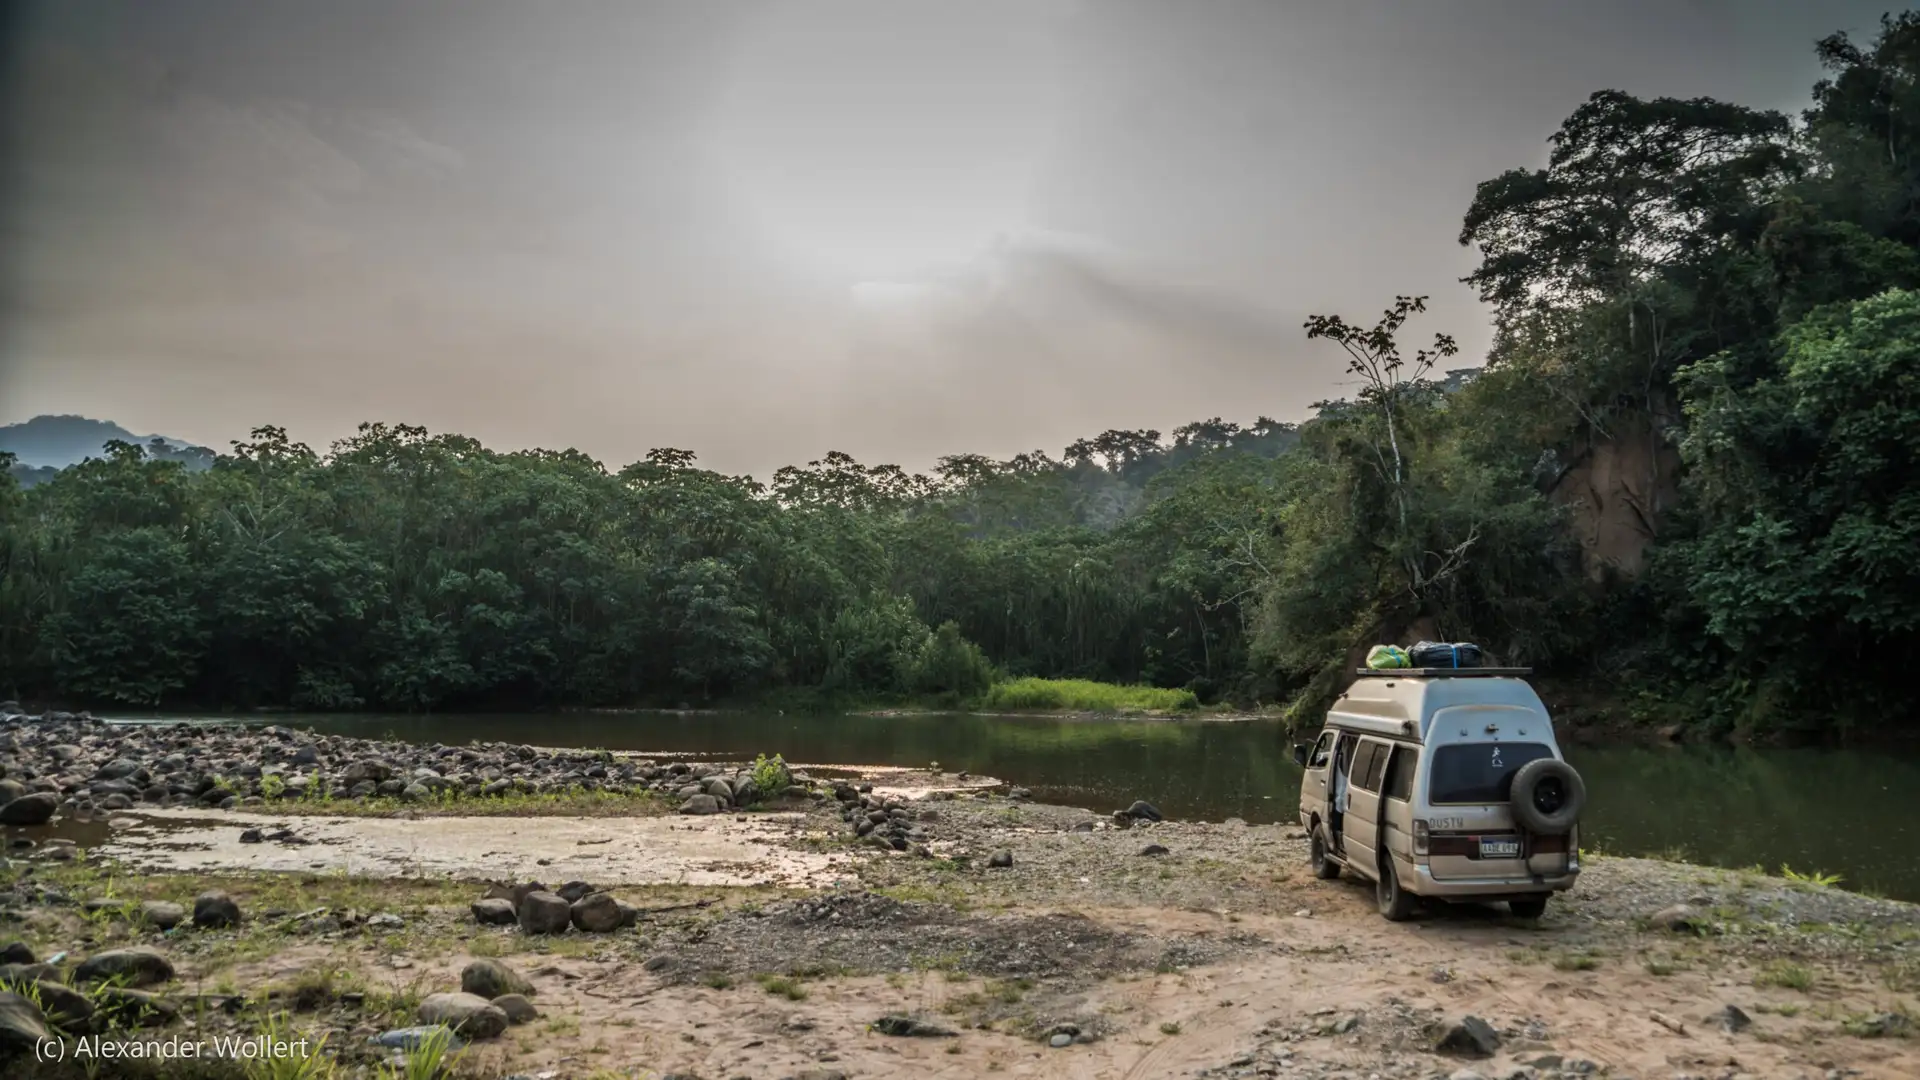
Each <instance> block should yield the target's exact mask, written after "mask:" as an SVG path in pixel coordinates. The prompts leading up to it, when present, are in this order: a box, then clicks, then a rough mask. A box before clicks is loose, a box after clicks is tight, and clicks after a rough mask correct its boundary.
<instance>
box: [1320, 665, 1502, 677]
mask: <svg viewBox="0 0 1920 1080" xmlns="http://www.w3.org/2000/svg"><path fill="white" fill-rule="evenodd" d="M1355 670H1356V672H1357V673H1358V674H1359V675H1361V676H1362V677H1364V678H1374V679H1491V678H1512V677H1514V676H1517V675H1531V674H1533V669H1532V668H1530V667H1463V668H1450V667H1403V668H1364V667H1363V668H1357V669H1355Z"/></svg>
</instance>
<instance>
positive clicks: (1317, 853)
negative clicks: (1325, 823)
mask: <svg viewBox="0 0 1920 1080" xmlns="http://www.w3.org/2000/svg"><path fill="white" fill-rule="evenodd" d="M1307 861H1308V862H1309V863H1311V864H1312V865H1313V876H1314V877H1317V878H1319V879H1320V880H1321V881H1332V880H1333V879H1334V878H1337V877H1339V876H1340V864H1339V863H1337V862H1334V861H1333V860H1332V859H1330V858H1328V857H1327V841H1326V837H1325V832H1324V830H1322V829H1315V830H1313V840H1312V842H1311V843H1310V844H1309V845H1308V848H1307Z"/></svg>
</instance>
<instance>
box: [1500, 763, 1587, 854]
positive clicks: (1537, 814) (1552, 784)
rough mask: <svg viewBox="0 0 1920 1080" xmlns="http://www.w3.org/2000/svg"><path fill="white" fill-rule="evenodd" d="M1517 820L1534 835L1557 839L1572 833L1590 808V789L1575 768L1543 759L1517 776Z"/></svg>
mask: <svg viewBox="0 0 1920 1080" xmlns="http://www.w3.org/2000/svg"><path fill="white" fill-rule="evenodd" d="M1512 803H1513V819H1514V820H1515V821H1517V822H1519V823H1520V826H1521V827H1522V828H1524V829H1526V830H1527V831H1528V832H1530V833H1538V834H1543V835H1547V836H1557V835H1559V834H1561V833H1564V832H1567V831H1568V830H1570V829H1572V828H1573V826H1574V824H1575V823H1576V822H1578V821H1579V820H1580V811H1582V810H1584V809H1586V806H1587V785H1586V782H1585V781H1583V780H1581V779H1580V774H1579V773H1577V772H1575V771H1574V769H1573V766H1571V765H1569V764H1567V763H1566V762H1564V761H1561V760H1560V759H1559V758H1541V759H1539V760H1538V761H1529V762H1527V763H1526V764H1525V765H1522V766H1520V771H1518V772H1516V773H1514V774H1513V795H1512Z"/></svg>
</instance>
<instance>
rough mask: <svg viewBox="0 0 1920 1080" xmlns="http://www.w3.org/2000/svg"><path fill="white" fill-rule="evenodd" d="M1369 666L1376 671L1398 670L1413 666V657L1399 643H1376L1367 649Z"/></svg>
mask: <svg viewBox="0 0 1920 1080" xmlns="http://www.w3.org/2000/svg"><path fill="white" fill-rule="evenodd" d="M1367 666H1368V667H1370V668H1372V669H1374V670H1376V671H1380V670H1397V669H1399V668H1410V667H1412V666H1413V659H1412V658H1411V657H1409V656H1408V655H1407V650H1405V649H1403V648H1401V647H1400V646H1398V645H1375V646H1374V647H1373V648H1371V649H1368V650H1367Z"/></svg>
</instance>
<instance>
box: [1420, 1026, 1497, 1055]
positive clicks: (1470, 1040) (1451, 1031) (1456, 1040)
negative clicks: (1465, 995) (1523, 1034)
mask: <svg viewBox="0 0 1920 1080" xmlns="http://www.w3.org/2000/svg"><path fill="white" fill-rule="evenodd" d="M1433 1048H1434V1049H1435V1050H1436V1051H1438V1052H1440V1053H1443V1054H1459V1055H1462V1056H1465V1057H1477V1058H1485V1057H1492V1056H1493V1055H1494V1053H1495V1052H1496V1051H1498V1050H1499V1049H1500V1033H1499V1032H1497V1031H1495V1030H1494V1029H1493V1025H1492V1024H1489V1023H1487V1022H1486V1021H1485V1020H1482V1019H1480V1018H1479V1017H1477V1016H1468V1017H1465V1018H1463V1019H1461V1020H1460V1021H1459V1022H1458V1023H1453V1024H1441V1025H1439V1026H1438V1029H1437V1030H1436V1031H1435V1032H1434V1039H1433Z"/></svg>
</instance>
